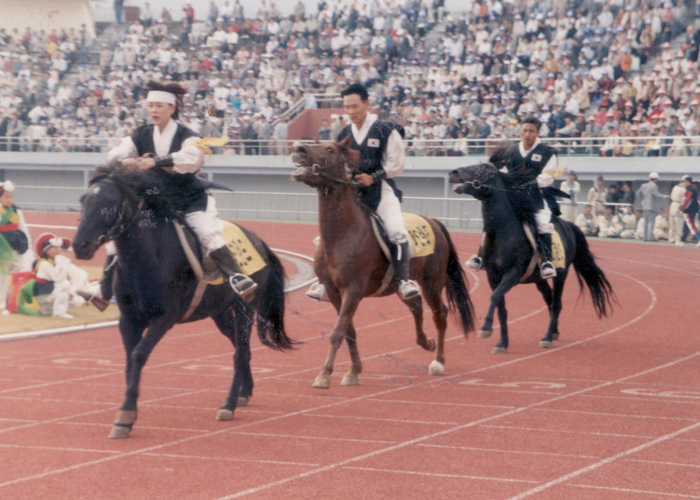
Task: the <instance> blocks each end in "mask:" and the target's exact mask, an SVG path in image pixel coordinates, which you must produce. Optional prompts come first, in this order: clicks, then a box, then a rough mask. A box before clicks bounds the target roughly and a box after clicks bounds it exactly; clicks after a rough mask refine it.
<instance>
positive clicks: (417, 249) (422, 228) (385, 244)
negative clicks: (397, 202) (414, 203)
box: [370, 212, 435, 295]
mask: <svg viewBox="0 0 700 500" xmlns="http://www.w3.org/2000/svg"><path fill="white" fill-rule="evenodd" d="M401 215H403V220H404V226H405V227H406V230H407V231H408V235H409V238H408V258H409V259H412V258H414V257H425V256H427V255H431V254H432V253H433V252H434V251H435V233H434V232H433V227H432V226H431V225H430V223H429V222H428V220H427V219H426V218H425V217H422V216H420V215H416V214H401ZM370 221H371V223H372V230H373V231H374V237H375V238H376V240H377V244H379V248H381V249H382V253H383V254H384V257H386V260H387V261H388V262H389V268H388V269H387V271H386V275H385V276H384V280H383V282H382V286H381V287H380V288H379V290H378V291H377V292H375V293H374V295H379V294H381V293H382V292H383V291H384V290H385V289H386V288H387V287H388V286H389V285H390V284H391V282H392V280H393V279H394V266H393V264H392V263H391V245H392V243H391V240H389V234H388V233H387V231H386V227H385V226H384V221H382V218H381V217H379V215H377V214H376V213H374V212H372V213H371V214H370Z"/></svg>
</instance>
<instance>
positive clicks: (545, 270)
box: [537, 234, 557, 279]
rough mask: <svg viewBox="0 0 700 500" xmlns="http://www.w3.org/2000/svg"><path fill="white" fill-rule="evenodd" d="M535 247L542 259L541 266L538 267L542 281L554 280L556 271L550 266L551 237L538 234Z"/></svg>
mask: <svg viewBox="0 0 700 500" xmlns="http://www.w3.org/2000/svg"><path fill="white" fill-rule="evenodd" d="M537 247H538V250H539V252H540V257H542V265H541V266H540V274H541V275H542V277H543V278H544V279H547V278H555V277H556V276H557V270H556V269H554V266H553V265H552V235H551V234H538V235H537Z"/></svg>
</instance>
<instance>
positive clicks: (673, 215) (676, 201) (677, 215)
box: [668, 175, 690, 247]
mask: <svg viewBox="0 0 700 500" xmlns="http://www.w3.org/2000/svg"><path fill="white" fill-rule="evenodd" d="M686 178H690V176H689V175H684V176H683V178H682V179H681V182H679V183H678V184H676V185H675V186H673V189H671V206H670V207H669V228H668V242H669V243H674V244H675V245H676V246H679V247H682V246H683V241H681V235H682V234H683V226H684V225H685V221H684V220H683V212H681V211H680V210H679V208H680V206H681V203H682V202H683V198H685V180H686Z"/></svg>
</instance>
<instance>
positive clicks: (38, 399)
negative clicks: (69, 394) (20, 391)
mask: <svg viewBox="0 0 700 500" xmlns="http://www.w3.org/2000/svg"><path fill="white" fill-rule="evenodd" d="M0 399H11V400H13V399H17V400H20V401H44V402H47V403H70V404H93V405H109V406H114V405H115V404H118V403H116V402H113V403H106V402H104V401H82V400H75V399H51V398H42V397H40V396H37V397H29V396H4V395H0ZM100 411H102V410H100ZM37 422H39V423H41V422H42V421H37Z"/></svg>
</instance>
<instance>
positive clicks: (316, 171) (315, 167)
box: [311, 152, 360, 186]
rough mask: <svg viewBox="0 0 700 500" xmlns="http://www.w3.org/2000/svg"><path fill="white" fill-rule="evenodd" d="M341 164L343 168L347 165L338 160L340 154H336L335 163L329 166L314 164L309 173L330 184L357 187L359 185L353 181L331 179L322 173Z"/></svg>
mask: <svg viewBox="0 0 700 500" xmlns="http://www.w3.org/2000/svg"><path fill="white" fill-rule="evenodd" d="M341 164H342V165H343V166H345V167H347V165H348V164H347V162H344V161H343V160H342V159H341V158H340V152H338V159H337V160H336V161H335V162H333V163H331V164H330V165H329V164H325V165H324V166H321V165H319V164H318V163H314V164H313V165H311V173H312V174H314V175H317V176H320V177H323V178H324V179H328V180H330V181H332V182H337V183H339V184H348V185H350V186H359V185H360V183H359V182H357V181H355V180H346V179H338V178H337V177H331V176H330V175H328V174H325V173H323V171H324V170H328V169H329V168H334V167H337V166H338V165H341Z"/></svg>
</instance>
